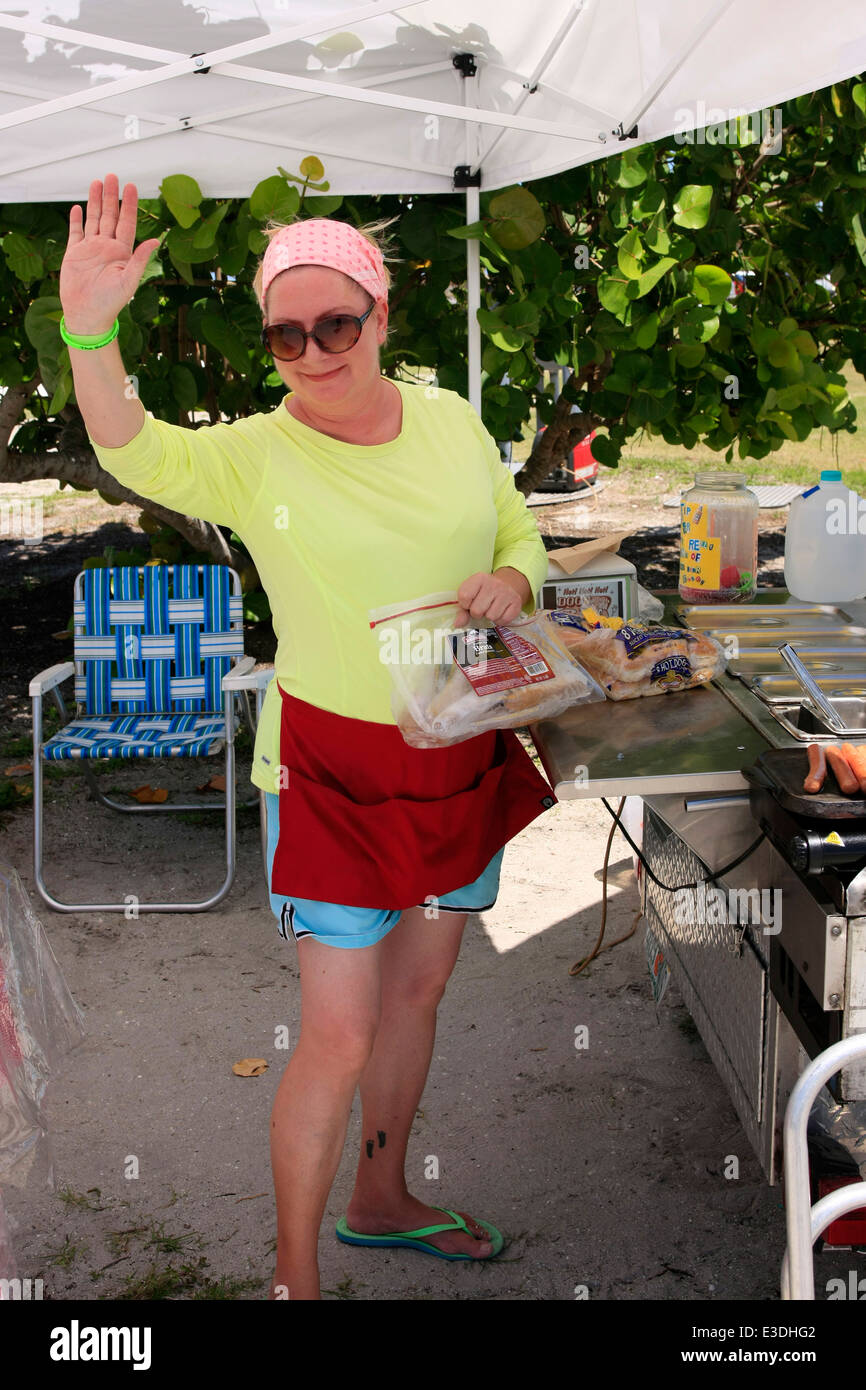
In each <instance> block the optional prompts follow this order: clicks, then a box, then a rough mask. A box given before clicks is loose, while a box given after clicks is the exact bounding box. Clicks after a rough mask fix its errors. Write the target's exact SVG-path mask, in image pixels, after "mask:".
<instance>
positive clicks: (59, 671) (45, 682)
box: [28, 661, 75, 695]
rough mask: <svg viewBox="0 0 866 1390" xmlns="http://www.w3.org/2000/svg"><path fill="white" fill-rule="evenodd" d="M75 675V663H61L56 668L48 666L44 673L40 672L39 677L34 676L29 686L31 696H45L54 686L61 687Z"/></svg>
mask: <svg viewBox="0 0 866 1390" xmlns="http://www.w3.org/2000/svg"><path fill="white" fill-rule="evenodd" d="M74 675H75V662H74V661H60V662H58V664H57V665H56V666H47V667H46V668H45V670H44V671H40V672H39V675H38V676H34V677H33V679H32V681H31V682H30V686H29V692H28V693H29V694H30V695H44V694H45V693H46V691H48V690H50V689H51V688H52V686H55V685H60V683H61V681H65V680H66V678H67V676H74Z"/></svg>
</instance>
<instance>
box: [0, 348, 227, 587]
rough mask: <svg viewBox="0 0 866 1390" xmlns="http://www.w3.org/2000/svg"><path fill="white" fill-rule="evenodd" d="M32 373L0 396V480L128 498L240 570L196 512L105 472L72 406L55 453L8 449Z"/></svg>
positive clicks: (215, 531) (213, 528) (217, 534)
mask: <svg viewBox="0 0 866 1390" xmlns="http://www.w3.org/2000/svg"><path fill="white" fill-rule="evenodd" d="M39 382H40V378H39V376H38V375H37V376H36V377H34V378H33V379H32V380H31V381H26V382H23V383H22V385H20V386H11V387H9V389H8V390H7V391H6V394H5V395H4V397H3V399H2V401H0V483H30V482H34V481H36V480H38V479H41V478H56V479H57V481H58V482H60V483H71V484H74V486H75V487H78V488H88V489H93V490H94V491H98V492H105V493H107V494H108V496H109V497H116V498H118V500H119V501H121V502H132V503H134V504H135V505H136V506H139V507H141V509H142V511H146V512H149V513H150V515H151V516H155V517H157V518H158V520H160V521H164V522H166V524H167V525H169V526H171V527H173V528H174V530H175V531H177V533H178V535H181V536H183V538H184V540H187V541H189V543H190V545H191V546H192V547H193V548H194V549H195V550H201V551H202V552H203V553H204V554H206V555H210V556H211V557H212V559H213V561H214V564H217V565H231V566H232V568H233V569H236V570H237V571H238V573H239V574H240V572H241V570H243V569H245V568H246V567H247V566H248V565H249V560H248V558H247V556H246V555H245V554H244V553H243V552H242V551H240V550H238V549H237V547H236V546H233V545H231V544H230V543H229V542H228V541H227V540H226V538H225V536H224V535H223V533H222V531H220V529H219V527H218V526H215V525H214V524H213V523H212V522H210V521H201V520H199V518H197V517H190V516H182V515H181V513H180V512H174V511H171V509H170V508H169V507H163V506H161V505H160V503H159V502H153V501H150V500H149V499H148V498H146V497H140V496H139V495H138V493H137V492H132V491H131V490H130V489H129V488H127V487H124V486H123V484H122V483H119V482H118V481H117V479H116V478H113V477H112V476H111V474H110V473H106V472H105V471H104V470H103V469H102V468H101V467H100V466H99V461H98V459H97V457H96V455H95V454H94V452H93V449H92V448H91V446H90V441H89V439H88V437H87V432H86V430H85V429H84V422H83V420H82V418H81V413H80V411H79V410H78V409H77V407H75V406H71V405H67V406H64V408H63V410H62V411H61V412H60V414H61V418H62V419H63V420H64V422H65V423H64V426H63V428H62V429H61V430H60V431H59V432H58V446H59V447H58V450H57V452H56V453H55V452H53V451H50V450H48V449H46V450H44V451H43V452H42V453H38V454H16V453H15V452H14V451H12V452H10V450H9V447H8V446H9V436H10V435H11V433H12V431H13V429H14V428H15V426H16V425H17V424H18V423H19V422H20V420H21V415H22V412H23V410H24V407H25V405H26V403H27V400H28V398H29V397H30V396H31V395H32V394H33V392H34V390H35V389H36V387H37V386H38V385H39Z"/></svg>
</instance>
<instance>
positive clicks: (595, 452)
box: [589, 434, 622, 468]
mask: <svg viewBox="0 0 866 1390" xmlns="http://www.w3.org/2000/svg"><path fill="white" fill-rule="evenodd" d="M589 452H590V453H591V454H592V456H593V458H594V459H595V461H596V463H602V464H604V465H605V466H606V467H607V468H616V466H617V464H618V463H619V460H620V455H621V453H622V449H621V447H620V445H618V444H614V442H613V440H612V439H611V438H610V436H609V435H607V434H597V435H596V436H595V438H594V439H593V440H592V442H591V444H590V446H589Z"/></svg>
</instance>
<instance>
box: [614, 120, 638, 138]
mask: <svg viewBox="0 0 866 1390" xmlns="http://www.w3.org/2000/svg"><path fill="white" fill-rule="evenodd" d="M613 133H614V135H615V136H616V138H617V140H636V139H637V121H635V123H634V125H633V126H632V128H631V130H623V128H622V121H620V123H619V125H618V126H617V128H616V130H615V131H614V132H613Z"/></svg>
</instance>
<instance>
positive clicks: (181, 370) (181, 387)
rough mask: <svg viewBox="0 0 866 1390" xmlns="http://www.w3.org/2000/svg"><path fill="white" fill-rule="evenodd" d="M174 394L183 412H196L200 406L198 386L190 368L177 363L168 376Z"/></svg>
mask: <svg viewBox="0 0 866 1390" xmlns="http://www.w3.org/2000/svg"><path fill="white" fill-rule="evenodd" d="M168 378H169V381H170V382H171V389H172V394H173V395H174V398H175V400H176V401H177V403H178V405H179V406H180V408H181V410H186V411H190V410H195V408H196V405H197V404H198V386H197V385H196V380H195V377H194V376H193V374H192V372H191V371H190V369H189V367H184V365H183V364H182V363H181V362H176V363H175V364H174V366H173V367H172V369H171V371H170V372H169V374H168Z"/></svg>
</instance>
